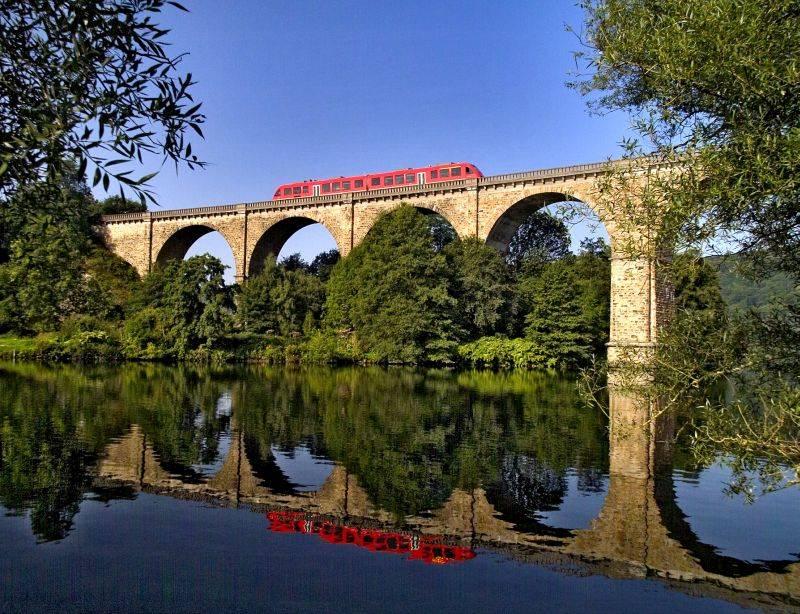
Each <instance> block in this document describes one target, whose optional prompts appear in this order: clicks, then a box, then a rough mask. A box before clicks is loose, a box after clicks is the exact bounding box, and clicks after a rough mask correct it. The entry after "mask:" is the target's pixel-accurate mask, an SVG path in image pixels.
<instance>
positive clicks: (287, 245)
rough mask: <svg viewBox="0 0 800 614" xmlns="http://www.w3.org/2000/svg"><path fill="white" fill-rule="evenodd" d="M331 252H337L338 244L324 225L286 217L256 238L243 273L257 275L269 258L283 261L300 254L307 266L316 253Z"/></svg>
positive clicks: (305, 218)
mask: <svg viewBox="0 0 800 614" xmlns="http://www.w3.org/2000/svg"><path fill="white" fill-rule="evenodd" d="M331 250H337V251H338V245H337V243H336V240H335V239H334V238H333V235H332V234H331V232H330V231H329V230H328V229H327V228H326V227H325V226H324V224H321V223H319V222H317V221H316V220H312V219H310V218H307V217H290V218H286V219H284V220H281V221H280V222H277V223H276V224H273V225H272V226H270V227H269V228H268V229H267V230H266V231H265V232H264V233H263V234H262V235H261V236H260V237H259V238H258V241H256V244H255V246H254V247H253V251H252V252H251V255H250V260H249V263H248V266H247V274H248V276H253V275H257V274H258V273H260V272H261V271H262V270H263V269H264V263H265V262H266V260H267V258H269V257H273V258H275V259H277V260H284V259H286V258H288V257H289V256H291V255H293V254H300V257H301V258H302V259H303V260H305V261H306V262H309V263H310V262H312V261H313V260H314V258H315V257H316V256H318V255H319V254H321V253H323V252H328V251H331Z"/></svg>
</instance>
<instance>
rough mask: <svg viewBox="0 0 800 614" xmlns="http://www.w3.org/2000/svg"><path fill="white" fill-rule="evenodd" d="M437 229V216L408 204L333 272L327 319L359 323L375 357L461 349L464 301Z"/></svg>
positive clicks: (421, 358) (339, 324) (346, 325)
mask: <svg viewBox="0 0 800 614" xmlns="http://www.w3.org/2000/svg"><path fill="white" fill-rule="evenodd" d="M433 231H434V227H433V220H431V216H426V215H423V214H422V213H420V212H419V211H417V210H416V209H414V208H413V207H409V206H402V207H400V208H399V209H397V210H396V211H394V212H392V213H390V214H386V215H383V216H382V217H381V218H380V219H379V220H378V221H377V222H376V223H375V225H374V226H373V228H372V230H370V232H369V234H368V235H367V237H366V238H365V240H364V241H363V242H362V243H361V244H360V245H358V246H357V247H356V248H355V249H353V251H352V252H351V253H350V255H349V256H348V257H347V258H345V259H344V260H342V261H341V262H340V263H339V264H337V265H336V266H335V267H334V269H333V271H332V273H331V277H330V280H329V282H328V298H327V302H326V311H327V313H326V317H325V322H326V324H327V325H328V326H329V327H332V328H334V329H338V330H353V331H354V332H355V334H356V336H357V337H358V340H359V342H360V343H361V344H362V345H363V347H364V350H365V351H366V353H367V356H368V357H369V358H370V359H372V360H375V361H379V362H381V361H383V362H425V361H439V360H444V361H449V360H450V359H451V357H452V356H453V353H454V351H455V347H456V343H457V340H458V338H459V337H460V330H459V328H458V325H457V316H456V313H455V310H456V305H457V301H456V300H455V299H454V298H453V297H452V296H451V294H450V292H449V284H450V271H449V266H448V262H447V258H446V257H445V255H444V254H443V253H441V251H439V248H440V245H439V244H438V243H437V241H436V240H435V237H434V232H433Z"/></svg>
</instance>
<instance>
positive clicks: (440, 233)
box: [364, 205, 458, 251]
mask: <svg viewBox="0 0 800 614" xmlns="http://www.w3.org/2000/svg"><path fill="white" fill-rule="evenodd" d="M412 208H413V209H414V210H415V211H417V212H418V213H421V214H422V215H424V216H425V217H426V218H428V220H429V222H430V224H431V235H432V236H433V241H434V246H435V248H436V250H437V251H439V250H441V249H443V248H444V246H445V245H447V244H448V243H450V242H452V241H455V240H456V239H458V232H457V231H456V229H455V226H454V225H453V224H452V222H450V220H448V219H447V218H446V217H445V216H444V215H442V214H441V213H439V212H438V211H436V210H434V209H428V208H426V207H419V206H416V205H412ZM395 213H397V209H393V210H390V211H388V212H387V213H385V214H384V215H394V214H395ZM374 228H375V225H374V224H373V225H372V227H371V228H370V229H369V230H368V231H367V234H366V235H365V236H364V240H365V241H366V240H369V237H370V235H371V234H372V230H373V229H374Z"/></svg>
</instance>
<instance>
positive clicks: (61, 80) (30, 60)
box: [0, 0, 204, 201]
mask: <svg viewBox="0 0 800 614" xmlns="http://www.w3.org/2000/svg"><path fill="white" fill-rule="evenodd" d="M168 4H170V5H173V6H176V7H179V8H182V7H180V5H179V4H178V3H176V2H169V1H168V0H97V1H86V0H26V1H25V2H19V1H18V0H0V23H2V27H0V67H2V91H3V95H2V96H1V97H0V196H3V197H8V196H10V195H11V194H13V193H14V192H16V191H17V190H18V189H19V188H20V187H22V186H25V185H29V184H31V183H33V182H35V181H38V180H41V179H43V178H44V177H49V178H50V179H51V180H52V179H54V178H55V177H57V176H58V175H59V174H61V173H62V171H63V169H64V165H65V164H67V163H69V160H71V159H72V160H75V161H77V163H78V165H79V169H80V174H81V175H83V174H84V172H85V170H86V168H87V164H88V163H89V162H91V163H92V167H94V168H95V171H94V175H93V184H94V185H97V184H99V183H102V185H103V187H104V188H105V189H108V188H109V186H110V181H111V179H112V178H113V179H115V180H116V181H117V182H118V183H119V184H120V190H122V189H123V186H125V187H127V188H129V189H131V190H133V192H134V193H135V194H136V195H137V196H139V197H140V198H141V199H142V201H144V199H145V198H148V199H150V200H153V198H154V197H153V195H152V193H151V192H149V190H148V189H147V182H148V180H149V179H150V178H151V177H152V176H153V174H148V175H145V176H143V177H140V178H134V177H132V176H131V173H132V172H133V169H132V168H131V167H130V164H135V163H137V162H138V163H141V162H142V160H143V159H144V158H145V157H151V156H155V157H160V158H161V159H162V161H166V160H170V161H173V162H175V163H176V164H178V163H185V164H186V165H187V166H188V167H189V168H194V167H196V166H202V165H203V163H202V162H200V161H199V160H198V158H197V156H195V155H194V154H193V153H192V147H191V143H190V142H189V139H188V138H187V133H188V131H190V130H192V131H194V132H196V133H197V134H198V135H200V136H202V132H201V128H200V126H201V124H202V123H203V120H204V117H203V115H202V114H201V113H200V104H198V103H195V101H194V99H193V97H192V94H191V89H192V86H193V85H194V82H193V80H192V76H191V74H186V75H184V76H181V75H179V74H178V67H179V65H180V62H181V58H182V55H172V56H170V55H168V54H167V49H168V43H167V42H166V41H167V39H166V38H165V37H166V35H167V34H169V30H167V29H165V28H162V27H159V26H158V25H157V24H156V23H155V22H154V21H153V15H155V14H158V13H160V12H161V11H162V10H163V9H164V8H165V7H166V6H167V5H168ZM184 10H185V9H184Z"/></svg>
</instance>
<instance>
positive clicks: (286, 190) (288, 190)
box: [283, 188, 292, 196]
mask: <svg viewBox="0 0 800 614" xmlns="http://www.w3.org/2000/svg"><path fill="white" fill-rule="evenodd" d="M283 195H284V196H291V195H292V188H283Z"/></svg>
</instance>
